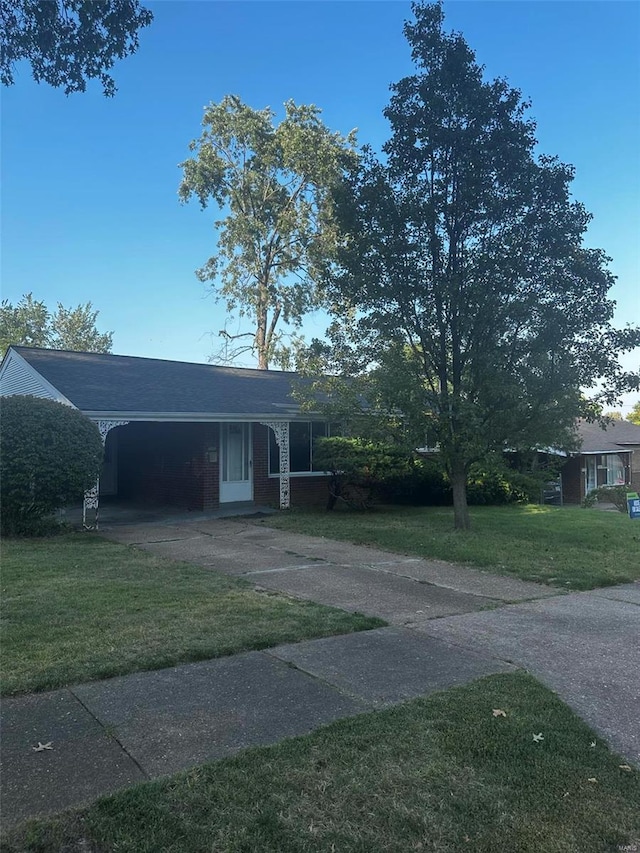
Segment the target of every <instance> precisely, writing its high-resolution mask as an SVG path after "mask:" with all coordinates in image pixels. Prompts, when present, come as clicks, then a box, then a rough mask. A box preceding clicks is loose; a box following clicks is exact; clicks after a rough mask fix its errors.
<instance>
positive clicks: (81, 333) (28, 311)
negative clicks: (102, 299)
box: [0, 293, 113, 358]
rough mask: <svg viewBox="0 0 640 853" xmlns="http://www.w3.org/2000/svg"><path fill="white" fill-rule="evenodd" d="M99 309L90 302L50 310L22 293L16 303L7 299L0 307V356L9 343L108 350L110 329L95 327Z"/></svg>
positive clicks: (83, 349)
mask: <svg viewBox="0 0 640 853" xmlns="http://www.w3.org/2000/svg"><path fill="white" fill-rule="evenodd" d="M99 313H100V312H99V311H95V310H94V309H93V306H92V304H91V302H86V303H85V304H84V305H82V304H81V305H78V306H76V307H75V308H65V307H64V305H62V304H61V303H60V302H58V306H57V308H56V310H55V311H54V312H53V313H51V312H50V311H49V309H48V308H47V306H46V305H45V303H44V302H40V301H39V300H36V299H34V298H33V294H32V293H27V294H25V295H24V296H23V297H22V299H21V300H20V302H18V303H17V305H12V304H11V303H10V302H9V301H8V300H7V299H5V300H3V301H2V305H1V307H0V358H1V357H2V356H4V354H5V352H6V351H7V349H8V348H9V347H10V346H11V345H12V344H14V345H23V346H29V347H50V348H53V349H68V350H76V351H78V352H110V351H111V343H112V338H113V332H104V333H101V332H99V331H98V329H97V328H96V320H97V318H98V314H99Z"/></svg>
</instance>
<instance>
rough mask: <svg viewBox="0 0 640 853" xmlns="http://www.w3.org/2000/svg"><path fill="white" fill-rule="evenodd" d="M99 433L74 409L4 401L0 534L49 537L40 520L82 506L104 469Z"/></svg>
mask: <svg viewBox="0 0 640 853" xmlns="http://www.w3.org/2000/svg"><path fill="white" fill-rule="evenodd" d="M102 457H103V446H102V439H101V438H100V433H99V431H98V427H97V426H96V425H95V424H94V423H93V422H92V421H90V420H89V419H88V418H87V417H85V416H84V415H83V414H82V413H81V412H79V411H77V409H72V408H71V407H70V406H65V405H63V404H61V403H56V402H54V401H53V400H44V399H41V398H39V397H28V396H25V397H22V396H16V397H5V398H4V399H3V400H2V430H1V431H0V497H1V499H2V525H1V529H2V534H3V535H37V534H38V533H41V532H43V531H49V530H50V527H49V526H48V525H47V524H46V523H43V519H44V518H45V517H46V516H48V515H50V514H51V513H53V512H54V511H55V510H56V509H58V508H59V507H61V506H65V505H66V504H68V503H71V502H73V501H77V500H80V499H81V498H82V493H83V492H84V490H85V489H88V488H90V487H91V486H92V485H94V484H95V482H96V479H97V478H98V475H99V474H100V467H101V465H102Z"/></svg>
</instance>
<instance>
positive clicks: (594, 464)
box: [585, 453, 627, 494]
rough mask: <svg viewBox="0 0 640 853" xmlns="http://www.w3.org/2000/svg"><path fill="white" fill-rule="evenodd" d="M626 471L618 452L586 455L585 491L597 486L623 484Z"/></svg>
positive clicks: (625, 480)
mask: <svg viewBox="0 0 640 853" xmlns="http://www.w3.org/2000/svg"><path fill="white" fill-rule="evenodd" d="M626 482H627V472H626V469H625V465H624V459H623V457H622V456H620V454H618V453H603V454H602V455H593V456H588V457H587V459H586V468H585V492H586V493H587V494H589V492H591V491H592V490H593V489H597V488H598V487H599V486H624V485H625V483H626Z"/></svg>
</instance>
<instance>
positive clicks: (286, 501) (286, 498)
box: [262, 421, 291, 509]
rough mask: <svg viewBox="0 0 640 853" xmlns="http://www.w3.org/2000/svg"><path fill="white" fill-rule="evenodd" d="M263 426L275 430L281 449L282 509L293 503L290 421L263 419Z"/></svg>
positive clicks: (277, 442)
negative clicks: (290, 463) (290, 474)
mask: <svg viewBox="0 0 640 853" xmlns="http://www.w3.org/2000/svg"><path fill="white" fill-rule="evenodd" d="M262 424H263V426H266V427H269V429H271V430H273V434H274V435H275V437H276V444H277V445H278V449H279V451H280V509H289V507H290V505H291V494H290V480H289V421H284V422H283V421H263V422H262Z"/></svg>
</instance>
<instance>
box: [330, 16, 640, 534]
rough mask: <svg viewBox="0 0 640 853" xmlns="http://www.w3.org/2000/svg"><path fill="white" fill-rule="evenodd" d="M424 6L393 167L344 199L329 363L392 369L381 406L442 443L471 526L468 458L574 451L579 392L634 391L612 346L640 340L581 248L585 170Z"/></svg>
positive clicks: (412, 39)
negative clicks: (569, 161) (618, 314)
mask: <svg viewBox="0 0 640 853" xmlns="http://www.w3.org/2000/svg"><path fill="white" fill-rule="evenodd" d="M413 11H414V14H415V20H414V21H412V22H410V23H407V24H406V25H405V35H406V37H407V39H408V41H409V44H410V46H411V51H412V57H413V60H414V63H415V65H416V73H415V74H414V75H413V76H410V77H406V78H404V79H402V80H400V82H398V83H396V84H395V85H393V86H392V87H391V88H392V93H393V94H392V97H391V101H390V104H389V106H388V107H387V109H386V110H385V115H386V117H387V118H388V120H389V121H390V123H391V136H390V139H389V141H388V142H387V143H386V144H385V146H384V153H385V159H384V161H378V160H377V159H376V158H375V156H374V155H373V153H372V152H370V151H369V152H368V153H367V155H366V156H365V157H364V158H363V160H362V161H361V163H360V164H359V166H358V168H357V169H355V170H354V171H353V172H352V173H351V175H350V176H349V178H348V180H346V181H345V182H344V185H343V187H342V191H341V194H340V195H339V198H338V210H339V215H340V221H341V226H342V229H343V240H342V251H341V257H340V261H341V271H340V272H339V273H338V274H337V275H334V276H332V277H331V283H330V287H329V296H330V298H331V300H332V303H333V306H334V310H335V311H336V321H335V323H334V324H333V328H332V330H331V335H332V338H333V344H334V348H333V350H332V351H331V352H330V354H331V353H333V355H334V356H335V358H334V361H333V367H334V369H335V370H336V371H337V372H340V371H341V370H342V371H343V372H345V373H347V372H349V373H351V374H355V375H360V376H364V377H366V378H367V380H368V381H369V382H371V381H372V380H374V379H375V378H376V377H381V376H383V377H385V380H384V389H383V391H384V394H383V396H384V399H385V401H386V402H385V404H384V405H383V404H382V403H381V401H380V400H376V404H375V408H376V410H377V412H383V411H386V412H387V413H388V414H389V413H393V412H394V411H395V412H402V414H403V419H404V421H405V423H406V424H407V425H411V426H413V427H414V430H413V432H414V434H415V433H416V432H419V430H420V428H422V430H423V434H424V433H425V432H427V433H428V436H429V440H428V443H429V444H430V445H431V446H433V445H435V444H437V445H438V446H439V450H440V456H441V458H442V460H443V462H444V464H445V466H446V469H447V471H448V474H449V477H450V479H451V484H452V488H453V497H454V517H455V526H456V527H457V528H462V529H466V528H468V527H469V515H468V511H467V502H466V481H467V474H468V471H469V468H470V466H471V464H472V463H473V462H474V461H476V460H478V459H481V458H483V457H485V456H487V455H488V454H490V453H491V452H497V451H499V450H502V449H504V448H507V447H508V448H511V449H518V448H520V447H528V448H531V447H534V446H536V445H537V446H549V445H552V444H559V443H560V444H568V443H569V442H570V441H571V439H572V431H573V424H574V419H575V417H576V415H578V414H579V413H584V411H585V403H584V397H583V394H582V392H581V389H584V388H587V389H588V388H594V387H596V385H597V387H598V389H599V390H598V394H597V398H598V401H599V403H604V404H607V405H612V404H615V401H616V398H617V395H618V393H619V392H621V391H622V390H626V389H628V388H630V387H633V386H635V387H637V385H638V376H637V375H630V374H625V373H624V372H623V371H622V370H621V368H620V366H619V364H618V362H617V359H616V353H617V352H619V351H624V350H629V349H632V348H634V347H635V346H637V345H638V344H639V343H640V330H638V329H632V328H627V329H625V330H623V331H617V330H615V329H614V328H613V327H612V325H611V318H612V314H613V308H614V303H613V302H612V301H611V299H610V298H609V296H608V292H609V289H610V288H611V286H612V284H613V281H614V279H613V276H612V275H611V273H610V272H609V271H608V269H607V263H608V261H609V259H608V258H607V257H606V255H605V254H604V252H602V251H601V250H599V249H587V248H585V247H584V245H583V238H584V234H585V230H586V228H587V225H588V222H589V219H590V216H589V214H588V213H587V212H586V210H585V209H584V207H583V206H582V205H581V204H579V203H578V202H576V201H574V200H572V198H571V196H570V184H571V181H572V179H573V169H572V167H570V166H568V165H565V164H563V163H561V162H559V161H558V160H557V159H556V158H553V157H548V156H539V157H536V156H535V154H534V146H535V143H536V140H535V136H534V133H535V125H534V123H533V122H532V121H531V120H530V119H529V118H527V109H528V106H529V105H528V104H527V103H526V102H524V101H523V100H522V98H521V96H520V93H519V92H518V91H517V90H515V89H513V88H511V87H510V86H509V85H508V84H507V82H506V81H505V80H503V79H497V80H492V81H486V80H484V79H483V69H482V67H481V66H479V65H478V63H477V62H476V59H475V55H474V53H473V51H472V50H471V49H470V47H469V46H468V45H467V43H466V42H465V40H464V38H463V37H462V36H461V35H460V34H455V33H452V34H450V33H447V32H445V30H444V27H443V12H442V8H441V6H440V5H439V4H436V5H424V4H416V5H414V6H413ZM325 355H326V353H325ZM326 366H327V362H326V359H325V367H326ZM329 366H331V360H329ZM376 384H377V386H378V387H379V383H376ZM352 393H353V392H352ZM593 411H594V412H595V411H596V408H595V406H594V408H593Z"/></svg>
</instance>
